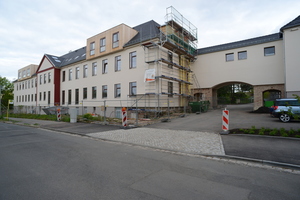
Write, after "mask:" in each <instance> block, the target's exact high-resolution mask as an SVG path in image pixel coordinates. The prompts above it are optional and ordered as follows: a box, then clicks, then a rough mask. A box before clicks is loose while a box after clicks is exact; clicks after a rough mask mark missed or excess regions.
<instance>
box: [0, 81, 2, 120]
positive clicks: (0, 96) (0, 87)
mask: <svg viewBox="0 0 300 200" xmlns="http://www.w3.org/2000/svg"><path fill="white" fill-rule="evenodd" d="M1 90H2V85H0V117H1V116H2V108H1V102H2V93H1Z"/></svg>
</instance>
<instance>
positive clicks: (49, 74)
mask: <svg viewBox="0 0 300 200" xmlns="http://www.w3.org/2000/svg"><path fill="white" fill-rule="evenodd" d="M50 82H51V72H49V73H48V83H50Z"/></svg>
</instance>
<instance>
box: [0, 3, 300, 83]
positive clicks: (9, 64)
mask: <svg viewBox="0 0 300 200" xmlns="http://www.w3.org/2000/svg"><path fill="white" fill-rule="evenodd" d="M169 6H173V7H174V8H175V9H177V10H178V11H179V12H180V13H181V14H182V15H183V16H184V17H185V18H187V19H188V20H189V21H190V22H191V23H192V24H194V25H195V26H196V27H197V28H198V47H199V48H202V47H207V46H213V45H218V44H223V43H228V42H234V41H239V40H243V39H249V38H253V37H258V36H263V35H268V34H272V33H276V32H279V29H280V28H281V27H282V26H283V25H285V24H286V23H288V22H290V21H292V20H293V19H295V18H296V17H297V16H299V15H300V9H299V8H300V1H299V0H147V1H146V0H131V1H121V0H114V1H112V0H111V1H107V0H47V1H41V0H0V76H2V77H7V78H8V79H9V80H11V81H12V80H14V79H16V78H17V72H18V69H20V68H22V67H25V66H27V65H29V64H37V65H38V64H39V63H40V61H41V59H42V57H43V55H44V54H45V53H47V54H52V55H56V56H61V55H64V54H66V53H68V52H69V51H70V50H76V49H78V48H81V47H83V46H86V39H87V38H89V37H91V36H93V35H96V34H98V33H101V32H103V31H105V30H107V29H109V28H112V27H114V26H117V25H119V24H121V23H124V24H127V25H128V26H130V27H134V26H136V25H139V24H142V23H144V22H147V21H150V20H154V21H156V22H157V23H159V24H163V23H164V22H165V15H166V8H167V7H169Z"/></svg>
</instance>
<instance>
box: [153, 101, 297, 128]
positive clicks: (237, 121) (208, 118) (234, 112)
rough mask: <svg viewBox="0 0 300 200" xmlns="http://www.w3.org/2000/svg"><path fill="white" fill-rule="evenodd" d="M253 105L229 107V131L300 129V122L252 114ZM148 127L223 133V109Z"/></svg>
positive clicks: (263, 114)
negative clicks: (253, 127) (238, 129)
mask: <svg viewBox="0 0 300 200" xmlns="http://www.w3.org/2000/svg"><path fill="white" fill-rule="evenodd" d="M252 109H253V104H241V105H228V106H227V110H229V129H235V128H251V127H252V126H255V127H256V128H261V127H265V128H285V129H287V130H289V129H291V128H293V129H300V121H292V122H289V123H283V122H280V121H279V120H278V119H277V118H272V117H270V114H267V113H250V111H252ZM148 127H152V128H162V129H172V130H187V131H209V132H210V131H213V132H217V133H219V132H221V131H222V109H215V110H208V112H206V113H202V114H199V115H197V114H195V113H191V114H188V117H184V118H177V119H172V120H171V122H165V123H157V124H152V125H150V126H148Z"/></svg>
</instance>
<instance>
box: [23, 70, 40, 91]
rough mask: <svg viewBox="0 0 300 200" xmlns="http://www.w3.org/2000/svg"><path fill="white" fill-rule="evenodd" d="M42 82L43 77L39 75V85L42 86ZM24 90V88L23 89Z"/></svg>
mask: <svg viewBox="0 0 300 200" xmlns="http://www.w3.org/2000/svg"><path fill="white" fill-rule="evenodd" d="M42 82H43V75H42V74H41V75H40V85H42ZM23 89H24V88H23Z"/></svg>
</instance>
